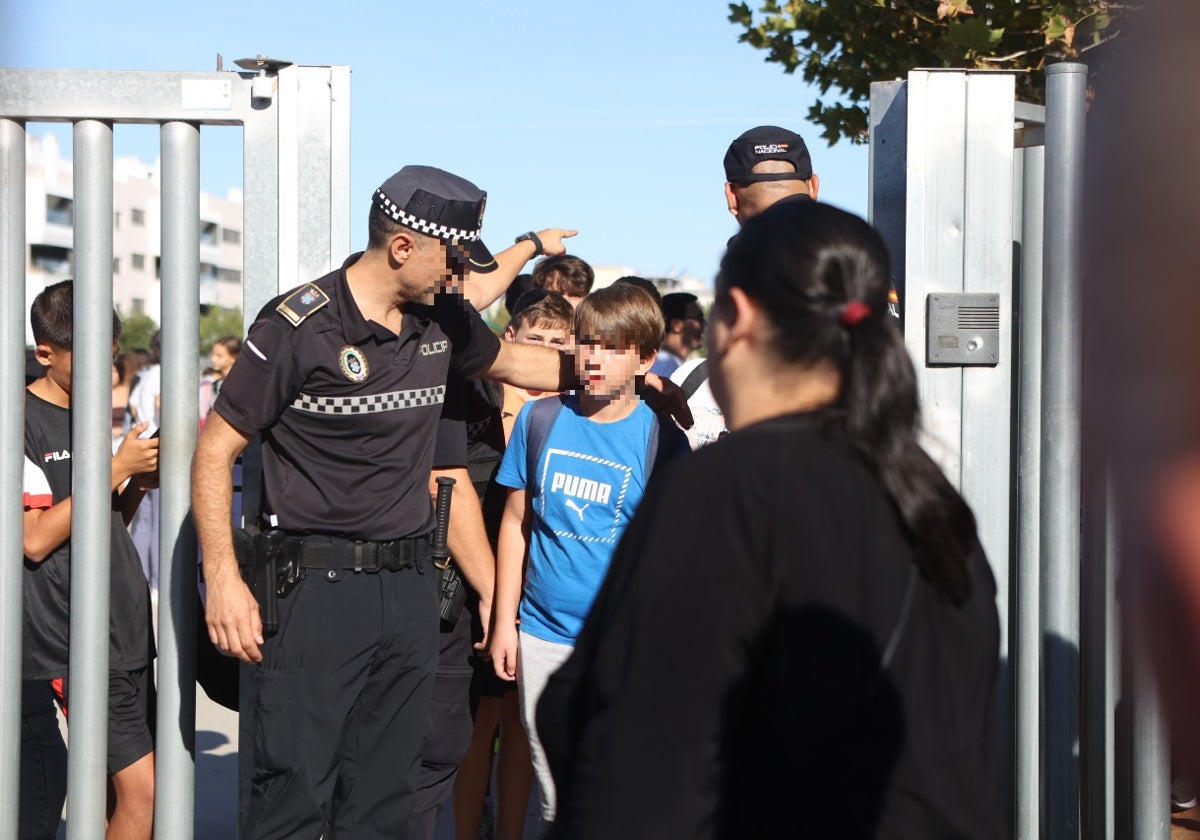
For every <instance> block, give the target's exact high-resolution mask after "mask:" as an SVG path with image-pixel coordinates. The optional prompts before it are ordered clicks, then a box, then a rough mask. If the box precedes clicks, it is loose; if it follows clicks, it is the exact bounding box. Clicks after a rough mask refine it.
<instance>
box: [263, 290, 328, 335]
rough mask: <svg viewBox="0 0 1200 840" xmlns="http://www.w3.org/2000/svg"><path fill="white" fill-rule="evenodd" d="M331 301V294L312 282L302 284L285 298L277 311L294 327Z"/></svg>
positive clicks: (277, 307) (276, 308)
mask: <svg viewBox="0 0 1200 840" xmlns="http://www.w3.org/2000/svg"><path fill="white" fill-rule="evenodd" d="M327 303H329V295H327V294H325V293H324V292H323V291H321V290H320V289H319V288H317V287H316V286H315V285H313V284H312V283H309V284H307V285H304V286H301V287H300V288H299V289H296V291H294V292H292V293H291V294H290V295H288V296H287V297H285V298H284V299H283V302H282V303H280V304H279V305H278V306H276V307H275V311H276V312H278V313H279V314H280V315H282V316H283V317H284V318H286V319H287V320H288V323H290V324H291V325H292V326H293V327H298V326H300V325H301V324H303V323H304V319H306V318H307V317H308V316H309V315H312V314H313V313H314V312H316V311H317V310H319V309H321V308H322V307H323V306H325V305H326V304H327Z"/></svg>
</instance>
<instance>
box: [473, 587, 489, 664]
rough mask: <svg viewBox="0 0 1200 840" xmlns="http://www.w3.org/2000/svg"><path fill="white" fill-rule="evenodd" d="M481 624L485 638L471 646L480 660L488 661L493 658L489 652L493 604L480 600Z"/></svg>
mask: <svg viewBox="0 0 1200 840" xmlns="http://www.w3.org/2000/svg"><path fill="white" fill-rule="evenodd" d="M479 623H480V624H482V625H483V638H482V639H481V640H479V641H478V642H476V643H475V644H473V645H471V647H473V648H474V649H475V653H476V654H477V655H478V656H479V658H480V659H488V658H489V657H491V655H492V654H491V651H489V650H488V642H489V641H490V640H489V639H488V634H489V631H490V629H491V626H492V602H491V601H486V602H485V601H484V600H483V599H482V598H480V599H479Z"/></svg>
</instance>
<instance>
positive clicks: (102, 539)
mask: <svg viewBox="0 0 1200 840" xmlns="http://www.w3.org/2000/svg"><path fill="white" fill-rule="evenodd" d="M280 64H283V63H280ZM276 68H277V65H275V66H268V67H267V68H266V69H260V70H259V71H258V72H257V73H253V72H246V73H238V72H233V73H230V72H213V73H203V72H168V73H160V72H146V71H87V70H19V69H6V68H0V359H3V360H4V364H2V365H0V399H2V400H3V402H4V404H5V405H8V406H10V407H13V406H18V405H21V406H23V405H24V393H23V392H24V378H23V375H22V374H23V371H24V363H23V361H20V362H19V361H18V360H20V359H23V357H24V341H25V328H24V322H25V318H26V314H25V313H26V312H27V311H28V303H27V301H26V300H25V250H26V239H25V230H24V227H25V123H27V122H71V123H73V124H74V142H73V158H74V193H75V202H76V213H75V227H74V259H75V312H76V317H75V335H74V337H73V338H74V349H75V350H76V351H77V352H75V353H74V365H73V368H74V370H73V388H72V391H73V393H72V407H73V409H74V412H73V423H74V426H73V432H72V451H73V455H74V460H73V467H74V468H73V489H74V493H75V499H74V504H73V516H72V532H71V533H72V536H71V546H72V569H71V591H72V592H73V593H77V594H78V593H87V597H78V595H77V596H76V597H73V598H72V603H71V630H70V634H71V635H70V643H71V650H72V656H71V666H70V679H71V683H72V687H73V688H72V703H71V705H72V714H71V748H70V750H69V770H68V805H67V812H68V837H70V838H71V840H76V839H77V838H79V839H80V840H82V838H88V840H90V839H91V838H96V840H100V838H103V836H104V822H105V795H106V792H105V777H106V770H105V764H106V739H107V732H106V729H107V701H108V695H107V689H106V686H107V682H108V613H109V607H110V604H109V562H110V550H111V546H110V535H109V533H108V529H109V524H108V523H109V518H108V498H109V486H108V485H109V475H110V461H111V455H112V450H111V438H110V434H109V430H108V428H107V426H108V420H107V417H108V416H109V409H110V407H111V393H110V387H109V385H110V375H109V361H108V360H109V356H110V347H111V344H112V334H111V326H110V319H109V318H108V316H107V313H108V312H110V311H111V308H112V297H113V294H112V292H113V289H112V233H113V231H112V226H113V207H112V190H113V186H112V184H113V181H112V176H113V135H112V132H113V124H115V123H122V124H124V123H142V124H146V123H149V124H158V125H160V127H161V129H160V130H161V144H162V145H161V148H162V192H161V202H162V292H163V300H162V313H161V318H162V323H163V325H164V328H163V331H162V338H163V342H162V351H163V352H162V356H163V359H162V370H163V390H162V436H161V439H162V446H161V458H160V463H161V469H160V477H161V488H162V491H161V492H162V496H161V499H162V505H161V520H160V537H159V539H160V542H159V545H160V557H161V558H162V561H161V562H162V568H161V571H160V581H161V582H162V588H161V589H160V598H159V606H158V627H159V658H158V721H159V728H158V736H157V743H156V773H155V776H156V778H155V786H156V797H155V836H156V837H159V838H171V840H179V838H190V837H191V836H192V833H193V811H194V801H195V758H194V748H195V743H194V742H195V660H194V650H195V638H194V637H195V630H194V627H195V605H196V600H197V599H196V573H195V569H196V540H195V533H194V530H193V527H192V523H191V517H190V513H189V509H190V492H189V474H190V463H191V456H192V453H193V451H194V449H195V444H196V432H197V424H196V419H195V418H196V416H197V408H198V392H197V387H196V386H197V382H198V381H199V379H198V377H199V371H198V370H197V354H196V348H197V346H198V344H199V327H198V318H199V224H200V215H199V161H200V128H199V127H200V126H201V125H228V126H242V128H243V131H244V169H245V173H244V183H243V194H244V203H243V230H244V238H243V243H244V250H243V255H244V256H243V259H244V265H243V314H244V316H245V322H246V324H247V325H249V323H250V321H251V320H252V319H253V317H254V314H255V313H256V312H257V311H258V309H259V308H261V306H262V305H263V304H264V303H265V302H266V301H267V300H268V299H270V298H271V297H273V296H274V295H275V294H276V293H278V292H279V291H281V290H283V289H285V288H290V287H291V286H293V285H296V284H297V283H299V282H300V281H301V280H302V279H306V278H309V277H315V276H319V275H321V274H324V273H326V272H328V271H330V270H331V269H332V268H333V267H335V265H336V264H338V263H339V262H340V260H341V259H342V258H343V257H344V256H345V255H346V254H347V253H348V252H349V249H350V68H349V67H346V66H297V65H287V66H282V67H281V68H278V69H277V72H275V71H276ZM89 313H90V317H89ZM101 313H104V314H101ZM22 417H23V411H22V412H21V413H18V412H16V411H14V410H12V409H11V408H10V410H9V411H8V412H6V415H5V420H4V422H3V423H2V424H0V483H2V484H3V486H7V487H10V488H18V487H21V486H22V466H23V451H24V441H23V427H24V424H23V422H20V420H21V418H22ZM18 499H19V494H13V495H11V496H10V497H9V498H8V500H7V501H6V502H5V503H4V504H3V505H0V656H2V657H3V660H2V666H0V837H15V836H16V834H17V818H18V807H19V750H20V720H19V714H20V705H21V704H20V697H21V694H20V688H21V686H20V659H21V657H20V651H21V634H22V583H23V581H22V571H21V568H22V564H21V562H19V561H18V558H20V557H22V556H23V550H22V540H21V535H22V509H21V504H20V502H19V501H18ZM85 549H86V550H85ZM166 722H177V725H170V726H164V725H163V724H164V723H166Z"/></svg>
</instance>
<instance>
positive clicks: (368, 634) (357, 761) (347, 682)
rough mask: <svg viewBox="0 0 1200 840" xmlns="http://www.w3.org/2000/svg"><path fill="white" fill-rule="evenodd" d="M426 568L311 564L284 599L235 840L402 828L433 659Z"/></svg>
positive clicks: (333, 839)
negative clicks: (373, 568) (316, 566)
mask: <svg viewBox="0 0 1200 840" xmlns="http://www.w3.org/2000/svg"><path fill="white" fill-rule="evenodd" d="M433 572H434V570H433V569H432V568H431V567H430V564H429V562H428V560H427V559H426V560H425V561H424V562H423V563H421V564H420V565H419V566H417V567H410V568H407V569H402V570H400V571H396V572H389V571H381V572H373V573H368V572H353V571H332V570H330V571H326V570H320V569H309V570H306V571H305V573H304V579H303V580H302V581H301V582H300V583H299V585H297V586H296V588H295V589H294V590H293V591H292V592H291V593H289V594H288V596H287V597H286V598H283V599H281V600H280V602H279V632H278V633H277V634H275V635H274V636H272V637H271V638H270V639H268V640H267V642H266V644H265V645H264V646H263V661H262V662H261V663H260V664H259V666H258V667H257V668H256V673H255V679H256V683H257V684H256V686H255V692H254V695H255V705H254V739H253V741H254V744H253V746H254V775H253V779H252V782H251V789H250V801H249V805H248V807H247V812H246V820H245V824H244V825H243V828H242V832H241V837H242V840H275V838H305V837H311V838H314V840H315V838H317V837H321V836H324V837H325V838H326V840H376V838H385V837H386V838H394V837H398V836H400V835H401V833H402V830H403V828H404V825H405V822H406V820H407V818H408V815H409V812H410V810H411V809H412V806H413V797H414V791H415V789H416V779H417V769H418V767H419V764H420V748H421V738H422V734H423V732H424V725H425V719H426V715H427V713H428V707H429V701H430V696H431V692H432V688H433V675H434V672H435V670H436V667H437V659H438V639H437V635H438V634H437V626H438V616H437V597H438V596H437V575H436V574H434V573H433Z"/></svg>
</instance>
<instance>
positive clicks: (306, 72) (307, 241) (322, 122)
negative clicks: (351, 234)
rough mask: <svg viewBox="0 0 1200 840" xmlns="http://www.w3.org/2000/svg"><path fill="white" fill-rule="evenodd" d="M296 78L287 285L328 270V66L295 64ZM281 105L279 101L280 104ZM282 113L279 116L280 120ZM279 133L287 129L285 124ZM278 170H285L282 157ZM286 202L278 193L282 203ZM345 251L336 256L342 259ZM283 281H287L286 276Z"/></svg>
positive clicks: (330, 162)
mask: <svg viewBox="0 0 1200 840" xmlns="http://www.w3.org/2000/svg"><path fill="white" fill-rule="evenodd" d="M296 69H297V75H296V76H295V78H296V80H297V82H298V90H297V91H296V96H297V106H298V114H297V115H296V125H295V130H294V135H293V136H295V137H296V140H297V143H296V149H295V154H296V158H297V169H296V172H298V173H299V174H300V177H298V178H297V179H296V181H295V189H296V205H295V207H296V213H295V221H296V226H297V227H296V229H297V232H298V236H297V240H296V271H295V274H294V275H293V278H292V281H291V284H292V285H297V284H299V283H302V282H305V281H307V280H309V279H311V278H314V277H320V276H321V275H322V274H324V273H325V272H327V271H329V269H330V262H331V256H330V253H329V232H330V214H331V211H332V209H333V206H332V203H331V202H330V200H329V199H330V195H331V190H330V187H331V183H332V182H331V175H332V163H333V162H332V160H331V159H330V154H329V153H330V131H331V129H332V127H333V126H332V123H331V121H330V116H331V115H330V93H331V91H330V86H329V85H330V72H329V68H328V67H298V68H296ZM280 104H281V105H282V104H283V103H282V102H281V103H280ZM282 116H283V115H282V113H281V114H280V118H281V121H282ZM280 130H281V132H284V133H286V131H285V129H284V128H283V126H282V125H281V126H280ZM279 169H280V173H281V174H287V171H288V170H286V169H285V168H284V166H283V161H282V159H281V160H280V167H279ZM284 204H285V202H284V200H283V196H282V194H281V196H280V205H281V209H282V206H283V205H284ZM344 256H345V255H344V254H341V255H339V258H340V257H344ZM283 282H285V283H287V282H288V281H287V279H286V275H285V277H284V279H283Z"/></svg>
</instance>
